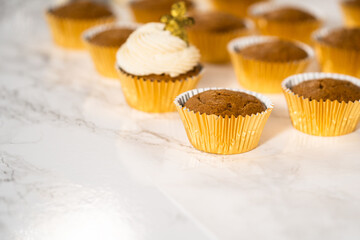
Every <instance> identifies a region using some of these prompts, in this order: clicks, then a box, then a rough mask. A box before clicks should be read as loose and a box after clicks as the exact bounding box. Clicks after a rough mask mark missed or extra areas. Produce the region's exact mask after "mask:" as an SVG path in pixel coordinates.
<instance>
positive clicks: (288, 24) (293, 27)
mask: <svg viewBox="0 0 360 240" xmlns="http://www.w3.org/2000/svg"><path fill="white" fill-rule="evenodd" d="M317 15H318V14H315V13H312V12H310V11H309V10H307V9H303V8H301V7H299V6H295V5H288V4H286V5H285V4H279V3H273V2H269V3H258V4H254V5H253V6H251V7H250V8H249V17H250V18H251V19H252V20H253V21H254V22H255V25H256V27H257V29H258V30H259V31H260V33H261V34H263V35H270V36H277V37H281V38H285V39H290V40H296V41H301V42H304V43H307V44H310V43H312V41H311V34H312V33H313V32H314V31H316V30H317V29H319V28H320V27H321V25H322V21H321V19H320V18H319V17H318V16H317Z"/></svg>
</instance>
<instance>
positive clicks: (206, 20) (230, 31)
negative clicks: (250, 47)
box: [188, 12, 254, 63]
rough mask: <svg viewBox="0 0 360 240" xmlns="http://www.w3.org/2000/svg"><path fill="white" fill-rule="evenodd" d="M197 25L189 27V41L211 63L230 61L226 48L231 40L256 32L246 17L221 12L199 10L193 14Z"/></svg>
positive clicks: (204, 59)
mask: <svg viewBox="0 0 360 240" xmlns="http://www.w3.org/2000/svg"><path fill="white" fill-rule="evenodd" d="M192 17H194V19H195V25H194V26H192V27H191V28H189V30H188V34H189V41H190V42H191V43H192V44H194V45H195V46H196V47H198V48H199V50H200V52H201V57H202V60H203V61H205V62H210V63H223V62H227V61H229V59H230V58H229V54H228V52H227V50H226V47H227V44H228V42H229V41H231V40H232V39H234V38H236V37H241V36H246V35H250V34H252V33H254V27H253V24H252V23H251V22H250V21H249V20H246V19H241V18H238V17H235V16H233V15H230V14H227V13H221V12H197V13H195V14H193V15H192Z"/></svg>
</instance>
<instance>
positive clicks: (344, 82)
mask: <svg viewBox="0 0 360 240" xmlns="http://www.w3.org/2000/svg"><path fill="white" fill-rule="evenodd" d="M179 13H183V6H182V4H176V5H175V7H174V9H173V11H172V16H168V17H167V18H165V21H164V23H149V24H146V25H144V26H141V27H140V28H138V29H137V30H136V31H135V32H133V33H132V34H131V35H130V37H129V38H128V39H127V40H126V42H125V44H123V45H122V46H121V47H120V49H119V50H118V52H117V60H116V70H117V71H118V74H119V79H120V82H121V85H122V90H123V92H124V96H125V98H126V101H127V102H128V104H129V105H130V106H131V107H133V108H136V109H138V110H141V111H146V112H166V111H173V110H175V107H176V108H177V110H178V111H179V113H180V115H181V118H182V120H183V123H184V126H185V129H186V131H187V134H188V137H189V140H190V142H191V143H192V144H193V145H194V147H196V148H197V149H199V150H202V151H206V152H211V153H219V154H234V153H241V152H246V151H249V150H251V149H253V148H255V147H256V146H257V144H258V141H259V139H260V136H261V132H262V129H263V128H264V126H265V123H266V121H267V119H268V117H269V116H270V113H271V111H272V109H273V106H272V104H271V101H270V100H269V99H268V98H267V97H265V96H262V95H261V94H258V93H255V92H250V91H243V90H235V89H232V90H226V91H225V90H223V89H220V90H219V89H218V90H214V89H213V90H211V89H210V90H209V91H205V90H207V89H201V90H191V89H194V88H196V85H197V82H198V81H199V80H200V78H201V77H202V73H203V67H202V65H201V64H200V54H199V51H198V50H197V48H196V47H194V46H192V45H188V43H187V42H186V37H185V36H186V32H185V31H184V29H183V28H182V27H180V25H182V24H186V22H188V20H189V19H187V18H186V17H185V16H184V15H183V14H179ZM173 20H174V21H175V23H174V22H173ZM171 23H172V24H171ZM174 24H175V26H177V25H176V24H178V25H179V26H177V27H174ZM99 29H100V27H99ZM102 30H104V29H102ZM179 30H180V31H179ZM91 31H93V32H91ZM91 31H89V33H88V34H85V35H84V36H85V38H86V36H87V38H88V39H89V40H93V41H95V40H94V39H93V38H95V37H96V36H97V38H100V37H99V34H96V33H103V32H106V31H101V30H98V31H96V30H91ZM130 31H131V30H130ZM90 33H93V34H90ZM100 36H101V35H100ZM110 36H113V34H110ZM264 39H265V40H264ZM270 40H271V41H270ZM96 41H101V38H100V39H97V40H96ZM249 42H250V43H253V44H248V43H249ZM265 43H266V44H275V45H276V46H280V49H283V48H285V49H286V51H280V53H286V54H285V56H282V54H280V55H279V56H277V57H280V58H283V57H284V58H285V59H286V61H285V62H284V64H285V65H291V64H290V63H291V62H293V61H292V60H294V59H292V60H289V59H288V57H289V56H287V55H289V54H288V53H289V52H294V54H290V57H294V56H296V57H299V59H300V60H303V59H308V58H309V57H310V56H311V54H312V53H311V51H310V50H309V49H310V47H308V46H306V45H304V44H301V43H294V42H289V41H284V40H279V39H277V38H276V39H275V38H266V37H255V38H254V37H247V38H243V39H238V40H235V41H234V42H232V43H230V44H229V49H231V51H232V52H233V53H232V54H234V55H236V58H238V57H239V58H243V55H244V54H245V55H246V54H250V56H251V55H252V57H254V54H253V53H254V52H255V53H258V52H260V51H257V47H258V46H257V47H256V44H265ZM253 46H255V48H253ZM267 48H268V49H270V50H271V51H273V50H274V49H275V48H274V46H273V45H270V46H267ZM262 49H264V48H262ZM275 50H276V49H275ZM271 51H270V54H269V55H268V56H266V55H265V56H260V57H262V58H263V57H265V59H266V58H268V57H274V54H271ZM261 52H264V51H261ZM299 59H298V60H294V62H297V61H299ZM100 62H102V61H100ZM272 64H274V65H276V61H274V62H273V63H272ZM109 65H110V66H112V67H113V65H114V63H112V64H109ZM238 66H241V64H239V65H238ZM246 69H249V67H246ZM261 69H263V67H261ZM279 71H281V68H280V69H279ZM273 72H274V71H273V70H271V71H269V73H273ZM289 74H290V75H291V74H292V73H289ZM244 76H245V75H244ZM284 78H285V77H283V78H281V79H280V77H279V79H276V81H277V82H278V83H279V84H278V85H280V82H279V80H280V81H281V80H283V79H284ZM240 79H243V77H241V78H240ZM311 80H315V81H316V82H315V83H313V82H312V81H311ZM334 81H335V83H333V82H334ZM359 81H360V80H359V79H355V78H351V77H348V76H343V75H334V74H330V75H326V74H325V75H321V74H314V73H313V74H312V75H311V74H310V75H306V74H305V75H295V76H293V77H290V78H289V79H288V80H286V81H285V82H284V83H283V85H282V88H283V91H284V94H285V96H286V98H287V101H288V105H289V112H290V117H291V119H292V122H293V125H294V127H295V128H297V129H299V130H300V131H303V132H305V133H308V134H312V135H319V136H337V135H342V134H346V133H349V132H351V131H354V129H355V127H356V125H357V123H358V122H359V120H360V107H359V104H360V102H359V99H360V95H359V94H360V86H359ZM249 82H251V79H250V80H249ZM265 82H266V81H264V84H265ZM303 83H304V84H307V83H313V85H314V84H315V86H312V85H310V87H309V86H302V84H303ZM260 85H261V84H260ZM298 85H299V86H301V87H304V88H305V90H306V89H307V90H309V89H310V90H311V89H314V90H318V91H320V92H322V93H323V94H324V95H321V94H320V99H317V98H316V96H306V97H305V95H304V94H303V93H301V91H299V93H296V92H295V88H294V87H296V86H298ZM329 89H332V92H334V93H336V94H335V95H336V98H333V97H332V96H331V94H330V95H327V93H328V91H329ZM183 92H185V93H183ZM203 92H204V93H206V94H208V95H206V96H205V98H203V97H202V96H201V94H202V93H203ZM305 92H306V91H305ZM350 93H351V94H350ZM338 95H339V97H338ZM348 95H351V96H353V98H350V99H349V98H345V97H347V96H348ZM177 96H178V97H177ZM176 97H177V98H176ZM190 97H193V99H195V100H191V98H190ZM175 98H176V100H175V105H174V104H173V103H172V101H173V99H175ZM197 99H198V100H197ZM191 102H195V103H193V104H191ZM194 106H195V107H194ZM199 106H200V108H199V109H197V107H199ZM204 106H205V108H207V109H210V112H207V111H203V110H202V108H203V107H204ZM193 107H194V108H193ZM216 109H218V110H220V112H216V111H215V112H213V110H216Z"/></svg>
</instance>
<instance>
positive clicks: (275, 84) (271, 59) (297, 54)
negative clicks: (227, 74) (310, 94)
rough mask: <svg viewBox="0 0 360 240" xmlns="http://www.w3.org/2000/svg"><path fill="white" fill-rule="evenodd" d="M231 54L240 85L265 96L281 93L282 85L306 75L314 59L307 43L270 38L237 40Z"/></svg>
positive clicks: (230, 46) (229, 48) (231, 44)
mask: <svg viewBox="0 0 360 240" xmlns="http://www.w3.org/2000/svg"><path fill="white" fill-rule="evenodd" d="M279 42H280V45H279ZM228 51H229V53H230V56H231V61H232V64H233V66H234V69H235V74H236V77H237V79H238V81H239V84H240V85H241V86H243V87H244V88H246V89H249V90H252V91H257V92H263V93H279V92H281V82H282V81H283V80H284V79H285V78H287V77H289V76H291V75H293V74H297V73H302V72H304V71H305V70H306V68H307V67H308V65H309V63H310V62H311V61H312V59H313V57H314V52H313V50H312V48H311V47H309V46H307V45H306V44H304V43H301V42H296V41H289V40H281V39H279V38H277V37H268V36H253V37H242V38H238V39H234V40H232V41H231V42H230V43H229V44H228Z"/></svg>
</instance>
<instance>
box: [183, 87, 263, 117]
mask: <svg viewBox="0 0 360 240" xmlns="http://www.w3.org/2000/svg"><path fill="white" fill-rule="evenodd" d="M185 107H186V108H188V109H189V110H190V111H194V112H199V113H200V114H203V113H205V114H208V115H211V114H214V115H217V116H222V117H225V116H229V117H230V116H232V115H233V116H235V117H238V116H243V117H245V116H246V115H249V116H251V115H252V114H257V113H260V112H263V111H265V110H266V107H265V105H264V104H263V103H262V102H261V101H260V100H259V99H257V98H256V97H254V96H252V95H249V94H246V93H243V92H237V91H231V90H226V89H222V90H208V91H205V92H202V93H199V94H197V95H195V96H193V97H191V98H190V99H189V100H187V101H186V103H185Z"/></svg>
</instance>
